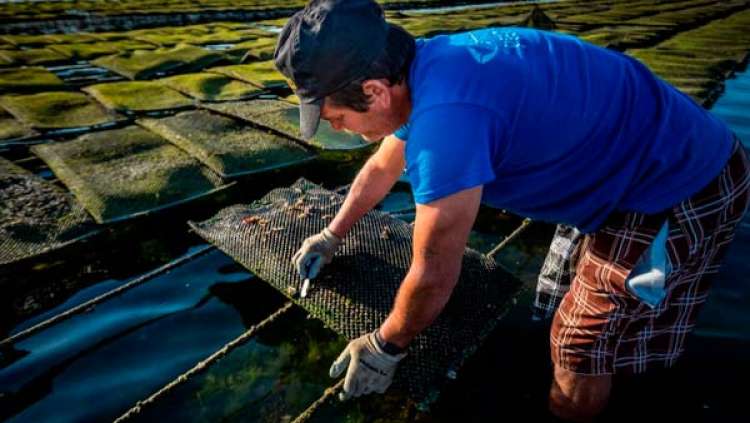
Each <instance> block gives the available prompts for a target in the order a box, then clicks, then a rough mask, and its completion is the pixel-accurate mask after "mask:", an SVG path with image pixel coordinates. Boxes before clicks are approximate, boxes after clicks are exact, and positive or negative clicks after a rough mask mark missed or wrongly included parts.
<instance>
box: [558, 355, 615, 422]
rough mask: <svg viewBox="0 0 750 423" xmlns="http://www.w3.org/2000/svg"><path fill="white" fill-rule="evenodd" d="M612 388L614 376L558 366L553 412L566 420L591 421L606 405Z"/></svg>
mask: <svg viewBox="0 0 750 423" xmlns="http://www.w3.org/2000/svg"><path fill="white" fill-rule="evenodd" d="M611 389H612V375H581V374H577V373H573V372H571V371H569V370H565V369H563V368H561V367H559V366H557V365H555V369H554V379H553V381H552V387H551V388H550V393H549V407H550V411H551V412H552V414H554V415H555V416H557V417H559V418H561V419H563V420H570V421H577V422H586V421H591V420H592V419H594V417H596V416H597V415H599V414H600V413H601V412H602V410H604V407H606V405H607V401H609V394H610V391H611Z"/></svg>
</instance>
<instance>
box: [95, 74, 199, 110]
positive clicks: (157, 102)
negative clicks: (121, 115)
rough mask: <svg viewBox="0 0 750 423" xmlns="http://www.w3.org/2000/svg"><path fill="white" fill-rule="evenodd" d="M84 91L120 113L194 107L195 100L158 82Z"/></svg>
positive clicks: (114, 84) (113, 84)
mask: <svg viewBox="0 0 750 423" xmlns="http://www.w3.org/2000/svg"><path fill="white" fill-rule="evenodd" d="M83 90H84V91H85V92H87V93H88V94H90V95H91V96H92V97H94V98H95V99H96V100H97V101H99V102H100V103H102V104H103V105H104V106H105V107H106V108H108V109H110V110H115V111H118V112H126V113H140V112H154V111H160V110H172V109H180V108H185V107H190V106H192V105H193V100H191V99H189V98H188V97H185V96H184V95H182V94H181V93H179V92H177V91H175V90H173V89H171V88H169V87H165V86H164V85H162V84H160V83H159V82H157V81H125V82H110V83H104V84H96V85H91V86H89V87H86V88H84V89H83Z"/></svg>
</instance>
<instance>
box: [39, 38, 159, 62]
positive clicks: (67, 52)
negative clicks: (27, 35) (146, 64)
mask: <svg viewBox="0 0 750 423" xmlns="http://www.w3.org/2000/svg"><path fill="white" fill-rule="evenodd" d="M49 48H50V49H52V50H54V51H56V52H58V53H60V54H62V55H64V56H66V57H69V58H71V59H72V60H90V59H94V58H97V57H101V56H106V55H110V54H117V53H120V52H123V51H129V50H147V49H151V48H153V45H151V44H148V43H144V42H140V41H131V40H123V41H100V42H97V43H73V44H53V45H51V46H50V47H49Z"/></svg>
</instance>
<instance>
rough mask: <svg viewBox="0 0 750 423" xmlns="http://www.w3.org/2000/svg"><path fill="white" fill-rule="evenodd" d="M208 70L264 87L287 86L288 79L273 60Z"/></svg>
mask: <svg viewBox="0 0 750 423" xmlns="http://www.w3.org/2000/svg"><path fill="white" fill-rule="evenodd" d="M206 72H212V73H218V74H221V75H226V76H228V77H230V78H234V79H238V80H240V81H244V82H248V83H250V84H253V85H255V86H258V87H262V88H277V87H284V86H286V79H285V78H284V75H282V74H281V72H279V71H278V70H276V67H275V66H274V64H273V62H271V61H265V62H255V63H248V64H244V65H229V66H218V67H215V68H210V69H207V70H206Z"/></svg>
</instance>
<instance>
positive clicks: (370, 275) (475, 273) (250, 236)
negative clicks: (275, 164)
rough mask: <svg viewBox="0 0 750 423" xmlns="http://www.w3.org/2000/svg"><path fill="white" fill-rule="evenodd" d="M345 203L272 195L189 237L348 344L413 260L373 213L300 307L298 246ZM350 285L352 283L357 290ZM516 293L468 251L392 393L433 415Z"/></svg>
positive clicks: (332, 197)
mask: <svg viewBox="0 0 750 423" xmlns="http://www.w3.org/2000/svg"><path fill="white" fill-rule="evenodd" d="M342 202H343V197H342V196H340V195H338V194H335V193H333V192H331V191H328V190H325V189H323V188H321V187H320V186H317V185H315V184H312V183H310V182H308V181H306V180H304V179H301V180H299V181H297V182H296V183H295V184H294V185H293V186H291V187H289V188H281V189H276V190H273V191H271V192H270V193H269V194H268V195H266V196H265V197H263V198H262V199H261V200H259V201H257V202H255V203H253V204H251V205H237V206H233V207H229V208H226V209H224V210H222V211H221V212H219V213H218V214H217V215H216V216H215V217H214V218H211V219H208V220H206V221H204V222H198V223H196V222H191V226H192V227H193V229H194V230H195V232H196V233H197V234H198V235H200V236H202V237H204V238H205V239H206V240H208V241H209V242H211V243H212V244H214V245H216V246H217V247H219V249H221V250H222V251H224V252H225V253H227V254H228V255H230V256H231V257H233V258H234V259H235V260H237V261H238V262H239V263H241V264H242V265H244V266H245V267H246V268H248V269H249V270H250V271H251V272H253V273H255V274H256V275H258V276H259V277H260V278H261V279H263V280H265V281H267V282H268V283H270V284H271V285H272V286H273V287H274V288H276V289H277V290H279V291H280V292H282V293H283V294H284V295H286V296H287V297H289V298H290V299H292V300H293V301H295V302H296V303H297V304H299V305H300V306H302V307H303V308H304V309H305V310H307V311H308V312H309V313H310V314H311V315H312V316H313V317H315V318H318V319H320V320H322V321H323V322H324V323H325V324H326V325H327V326H329V327H330V328H331V329H333V330H334V331H335V332H337V333H339V334H340V335H343V336H344V337H345V338H347V339H354V338H357V337H359V336H361V335H362V334H365V333H367V332H370V331H372V330H374V329H375V328H377V327H378V326H379V325H380V324H381V322H382V321H383V320H384V319H385V317H386V316H387V315H388V313H389V312H390V309H391V306H392V304H393V299H394V297H395V294H396V291H397V289H398V287H399V285H400V283H401V281H402V280H403V277H404V276H405V275H406V272H407V271H408V268H409V263H410V260H411V237H412V231H411V227H410V226H409V225H408V224H407V223H405V222H403V221H400V220H397V219H394V218H392V217H390V216H388V215H387V214H384V213H380V212H377V211H371V212H369V213H368V214H367V215H365V216H364V217H363V218H362V219H361V220H360V221H359V222H358V223H357V225H355V226H354V228H353V229H352V232H351V233H350V234H349V235H348V237H347V239H346V240H345V242H344V245H343V247H342V249H341V252H340V253H339V255H338V256H337V257H336V259H335V260H334V261H333V263H332V264H330V265H329V266H326V268H325V269H324V271H323V272H322V273H321V275H320V276H319V277H318V278H317V279H316V280H315V281H314V283H313V287H314V289H312V290H311V292H310V294H309V295H308V296H307V298H305V299H301V298H297V296H296V291H297V289H298V286H299V284H300V280H299V276H298V275H297V272H296V270H295V269H294V268H293V266H292V265H291V264H290V263H289V257H291V256H292V255H293V253H294V251H295V250H296V249H297V248H299V245H301V243H302V241H303V240H304V239H305V238H306V237H308V236H310V235H313V234H315V233H317V232H319V231H321V230H322V229H323V228H324V227H325V226H326V225H327V224H328V222H329V220H330V219H332V218H333V215H334V214H335V212H336V211H337V210H338V208H339V207H340V205H341V203H342ZM352 281H356V283H353V282H352ZM520 289H521V283H520V281H519V280H517V279H516V278H514V277H512V276H511V275H510V274H508V273H507V272H505V271H504V270H503V269H501V268H500V267H499V266H497V265H496V264H495V262H494V261H493V260H491V259H489V258H487V257H486V256H484V255H482V254H480V253H478V252H476V251H473V250H470V249H467V250H466V251H465V253H464V259H463V265H462V273H461V277H460V278H459V282H458V284H457V285H456V288H455V289H454V291H453V294H452V296H451V300H450V301H449V302H448V304H447V306H446V307H445V309H444V311H443V312H442V313H441V315H440V316H439V317H438V319H437V320H436V321H435V322H434V323H433V324H432V325H431V326H430V327H429V328H428V329H426V330H425V331H424V332H423V333H422V334H421V335H419V336H418V337H417V338H415V340H414V342H413V344H412V346H411V347H410V353H409V356H407V358H406V359H405V360H404V361H403V363H402V365H401V366H400V367H399V372H398V373H397V375H396V378H395V380H394V389H396V390H399V391H402V392H405V393H406V394H407V395H408V396H410V397H411V398H412V399H414V400H415V401H416V402H417V403H419V404H421V405H423V406H424V407H427V406H429V404H430V403H432V402H433V401H434V400H435V399H436V398H437V396H438V395H439V392H440V389H441V387H442V386H443V385H444V384H445V383H446V382H447V380H448V379H451V378H455V376H456V373H457V372H458V370H459V369H460V367H461V366H462V364H463V363H464V361H465V360H466V359H467V358H468V357H469V356H470V355H471V354H472V353H473V352H474V351H476V349H477V347H478V346H479V345H480V344H481V343H482V341H483V339H484V338H485V337H486V336H487V335H488V334H489V333H490V331H491V330H492V329H493V328H494V327H495V325H496V324H497V322H498V321H499V320H500V319H501V318H502V316H503V315H504V314H505V312H506V311H507V310H508V309H509V307H510V305H511V304H512V303H513V301H514V299H515V296H516V295H517V294H518V293H519V291H520Z"/></svg>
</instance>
